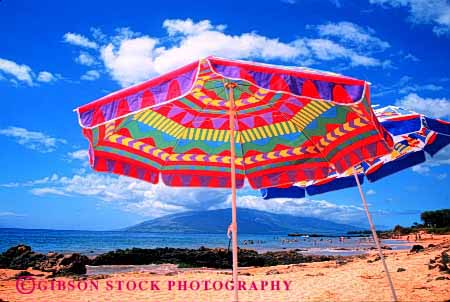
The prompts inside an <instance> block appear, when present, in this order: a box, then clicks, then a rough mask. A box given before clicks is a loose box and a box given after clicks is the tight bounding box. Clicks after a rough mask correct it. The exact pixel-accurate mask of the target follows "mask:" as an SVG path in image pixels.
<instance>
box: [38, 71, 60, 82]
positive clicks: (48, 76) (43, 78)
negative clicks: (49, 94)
mask: <svg viewBox="0 0 450 302" xmlns="http://www.w3.org/2000/svg"><path fill="white" fill-rule="evenodd" d="M56 80H57V78H56V77H55V76H54V75H53V74H52V73H50V72H48V71H41V72H39V74H38V77H37V81H38V82H44V83H49V82H54V81H56Z"/></svg>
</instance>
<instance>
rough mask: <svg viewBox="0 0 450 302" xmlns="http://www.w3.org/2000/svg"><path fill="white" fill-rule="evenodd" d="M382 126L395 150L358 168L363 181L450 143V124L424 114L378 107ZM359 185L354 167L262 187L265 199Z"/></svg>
mask: <svg viewBox="0 0 450 302" xmlns="http://www.w3.org/2000/svg"><path fill="white" fill-rule="evenodd" d="M375 114H376V117H377V118H378V120H379V121H380V122H381V125H382V126H383V127H384V128H385V129H386V130H388V131H389V133H390V134H391V135H392V137H393V139H394V148H393V150H392V152H390V153H389V154H387V155H384V156H382V157H380V158H376V159H373V160H368V161H365V162H363V163H361V165H358V166H357V167H356V169H357V174H358V178H359V181H360V183H363V181H364V176H366V178H367V179H368V180H369V181H371V182H373V181H377V180H379V179H381V178H383V177H386V176H388V175H391V174H393V173H396V172H398V171H401V170H404V169H407V168H410V167H412V166H415V165H417V164H420V163H423V162H425V160H426V154H429V155H430V156H433V155H435V154H436V153H437V152H438V151H440V150H441V149H442V148H444V147H445V146H447V145H448V144H450V123H449V122H446V121H443V120H439V119H433V118H429V117H426V116H424V115H422V114H419V113H416V112H413V111H409V110H406V109H402V108H399V107H395V106H387V107H383V108H380V109H377V110H375ZM354 186H357V182H356V180H355V178H354V176H353V169H349V170H348V171H345V172H344V173H338V172H337V171H332V172H330V174H329V176H328V177H326V178H324V179H321V180H314V181H303V182H299V183H296V184H295V185H294V186H292V187H288V188H286V187H284V188H267V189H262V190H261V194H262V196H263V198H264V199H270V198H279V197H285V198H289V197H291V198H302V197H305V196H306V193H308V195H316V194H320V193H325V192H330V191H335V190H339V189H344V188H349V187H354Z"/></svg>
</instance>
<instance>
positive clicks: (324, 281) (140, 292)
mask: <svg viewBox="0 0 450 302" xmlns="http://www.w3.org/2000/svg"><path fill="white" fill-rule="evenodd" d="M413 243H414V244H421V245H423V246H424V247H425V250H424V251H421V252H418V253H410V252H409V251H385V255H386V258H387V263H388V266H389V268H390V271H391V273H392V277H393V281H394V284H395V287H396V290H397V294H398V297H399V300H400V301H448V300H450V275H449V274H448V273H444V272H441V271H439V268H438V267H434V266H433V265H432V266H431V267H429V264H430V259H432V260H434V259H437V260H438V261H439V258H440V256H441V254H442V252H444V251H447V253H450V235H447V236H435V237H434V238H433V239H430V238H425V239H423V240H421V241H417V242H413ZM430 244H433V245H435V246H433V247H428V245H430ZM376 258H377V256H376V253H375V252H371V253H370V254H369V255H367V256H354V257H349V258H347V259H348V261H341V262H338V263H336V261H327V262H315V263H307V264H296V265H283V266H274V267H265V268H242V269H241V270H240V280H241V281H242V284H241V285H240V286H241V290H240V300H241V301H248V302H251V301H292V302H298V301H390V299H391V297H390V292H389V289H388V284H387V281H386V279H385V275H384V272H383V269H382V265H381V263H380V261H376ZM374 260H375V261H374ZM18 272H19V271H17V270H6V269H4V270H0V301H2V302H5V301H8V302H21V301H31V300H32V301H231V298H232V291H231V290H227V289H226V287H227V286H229V285H230V283H229V281H230V280H231V272H230V271H227V270H206V269H205V270H202V269H193V270H187V271H186V270H185V271H179V272H170V273H167V274H164V273H163V274H154V273H148V272H131V273H122V274H111V275H102V276H90V277H88V278H86V277H81V278H76V279H75V280H74V279H71V278H66V277H64V278H56V279H55V281H52V280H53V279H45V274H43V273H41V272H38V271H31V270H30V272H32V273H33V274H36V275H37V276H33V278H34V279H35V280H34V283H33V281H31V280H25V281H23V282H24V283H21V284H19V286H18V288H19V289H18V288H17V284H16V280H15V278H14V276H15V275H16V274H17V273H18ZM39 275H40V276H39ZM71 282H72V283H71ZM33 284H34V291H33V292H32V293H29V294H26V293H25V292H30V291H31V290H32V289H33ZM52 287H53V289H52ZM63 287H64V288H63ZM220 287H221V289H219V288H220ZM39 288H40V289H39ZM19 291H22V292H23V293H20V292H19Z"/></svg>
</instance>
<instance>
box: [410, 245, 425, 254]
mask: <svg viewBox="0 0 450 302" xmlns="http://www.w3.org/2000/svg"><path fill="white" fill-rule="evenodd" d="M423 250H424V247H423V246H421V245H420V244H415V245H413V247H412V248H411V250H410V252H411V253H418V252H422V251H423Z"/></svg>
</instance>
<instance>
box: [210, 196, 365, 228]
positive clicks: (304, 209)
mask: <svg viewBox="0 0 450 302" xmlns="http://www.w3.org/2000/svg"><path fill="white" fill-rule="evenodd" d="M230 206H231V201H230V199H227V201H226V202H225V203H222V204H219V205H217V206H215V207H214V208H229V207H230ZM238 206H239V207H244V208H251V209H257V210H261V211H267V212H272V213H282V214H290V215H298V216H306V217H316V218H321V219H327V220H333V221H336V222H341V223H351V222H355V221H362V220H363V219H364V218H365V216H364V215H365V214H364V209H363V208H362V207H358V206H353V205H338V204H334V203H331V202H329V201H326V200H312V199H309V198H300V199H288V198H275V199H271V200H264V199H262V198H261V197H259V196H255V195H244V196H239V197H238Z"/></svg>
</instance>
